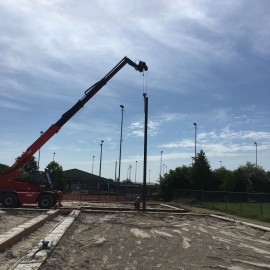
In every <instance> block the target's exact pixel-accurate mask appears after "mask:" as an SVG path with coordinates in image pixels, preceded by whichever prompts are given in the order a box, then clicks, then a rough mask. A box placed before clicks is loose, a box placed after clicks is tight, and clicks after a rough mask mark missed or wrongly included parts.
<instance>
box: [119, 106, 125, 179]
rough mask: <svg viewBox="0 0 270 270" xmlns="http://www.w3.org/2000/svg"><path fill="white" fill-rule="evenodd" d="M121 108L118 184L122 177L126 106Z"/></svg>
mask: <svg viewBox="0 0 270 270" xmlns="http://www.w3.org/2000/svg"><path fill="white" fill-rule="evenodd" d="M120 108H121V112H122V114H121V133H120V150H119V170H118V183H119V181H120V176H121V151H122V134H123V116H124V105H120Z"/></svg>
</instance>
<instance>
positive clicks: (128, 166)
mask: <svg viewBox="0 0 270 270" xmlns="http://www.w3.org/2000/svg"><path fill="white" fill-rule="evenodd" d="M128 171H129V166H128V168H127V180H128Z"/></svg>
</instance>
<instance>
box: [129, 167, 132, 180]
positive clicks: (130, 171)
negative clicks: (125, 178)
mask: <svg viewBox="0 0 270 270" xmlns="http://www.w3.org/2000/svg"><path fill="white" fill-rule="evenodd" d="M131 168H132V165H129V180H131Z"/></svg>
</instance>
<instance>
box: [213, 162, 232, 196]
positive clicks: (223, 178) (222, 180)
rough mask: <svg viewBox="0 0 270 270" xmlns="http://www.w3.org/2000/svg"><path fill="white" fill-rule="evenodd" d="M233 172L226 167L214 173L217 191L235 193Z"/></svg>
mask: <svg viewBox="0 0 270 270" xmlns="http://www.w3.org/2000/svg"><path fill="white" fill-rule="evenodd" d="M232 176H233V172H232V171H230V170H227V169H226V168H225V167H223V166H222V167H221V168H218V169H216V170H214V171H213V177H214V181H215V182H216V185H217V187H218V189H217V190H224V191H234V187H235V184H234V182H233V177H232Z"/></svg>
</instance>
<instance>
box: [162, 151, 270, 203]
mask: <svg viewBox="0 0 270 270" xmlns="http://www.w3.org/2000/svg"><path fill="white" fill-rule="evenodd" d="M159 189H160V192H161V194H162V197H163V198H164V199H167V200H168V199H171V197H172V191H173V190H175V189H192V190H204V191H229V192H257V193H262V192H263V193H270V172H269V171H265V170H264V169H263V168H262V167H261V166H256V165H255V164H253V163H251V162H247V163H246V164H245V165H241V166H239V167H238V168H237V169H236V170H228V169H226V168H225V167H224V166H221V167H220V168H218V169H215V170H212V169H211V167H210V163H209V161H208V159H207V157H206V155H205V153H204V151H203V150H201V151H200V152H199V153H198V154H197V156H196V158H195V159H194V162H193V164H191V165H190V166H185V165H183V166H181V167H177V168H175V169H174V170H170V171H169V173H166V174H165V175H164V176H163V177H160V179H159Z"/></svg>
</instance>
